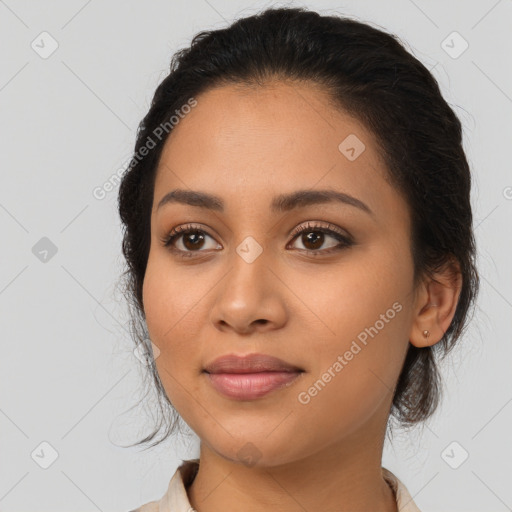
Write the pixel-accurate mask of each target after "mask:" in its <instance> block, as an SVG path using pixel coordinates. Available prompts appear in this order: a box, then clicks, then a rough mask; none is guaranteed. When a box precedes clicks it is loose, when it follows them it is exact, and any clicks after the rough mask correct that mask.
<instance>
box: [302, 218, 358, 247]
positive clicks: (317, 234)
mask: <svg viewBox="0 0 512 512" xmlns="http://www.w3.org/2000/svg"><path fill="white" fill-rule="evenodd" d="M292 235H294V239H298V240H300V242H301V243H302V245H303V246H305V247H304V248H303V249H302V248H299V249H300V250H303V251H306V252H308V253H310V254H314V255H317V254H326V253H327V254H329V253H332V252H336V251H339V250H341V249H343V248H346V247H350V246H352V245H353V244H354V242H353V240H352V239H351V238H350V237H349V236H348V235H344V234H343V233H341V232H340V231H339V229H338V228H336V227H335V226H333V225H332V224H329V225H328V227H325V226H322V225H318V224H314V223H313V224H311V223H309V222H308V224H307V225H305V226H299V227H298V228H296V229H295V230H294V231H293V232H292ZM325 235H328V238H331V239H334V240H335V241H337V242H338V243H337V244H334V245H331V246H330V247H327V249H326V250H321V251H319V250H318V249H319V248H320V247H322V245H324V243H325V238H326V237H325Z"/></svg>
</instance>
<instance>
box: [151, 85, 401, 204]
mask: <svg viewBox="0 0 512 512" xmlns="http://www.w3.org/2000/svg"><path fill="white" fill-rule="evenodd" d="M195 99H196V101H197V105H196V106H195V107H194V108H192V109H191V111H190V112H189V113H188V114H186V115H185V116H184V117H183V118H182V119H180V121H179V123H178V124H177V125H176V126H175V127H174V129H173V131H172V132H171V134H170V136H169V137H168V139H167V141H166V143H165V146H164V149H163V152H162V156H161V159H160V164H159V168H158V171H157V176H156V181H155V201H154V207H156V204H157V203H158V201H159V199H160V198H161V197H163V196H164V195H165V194H166V193H167V192H168V191H169V190H171V189H172V188H190V189H192V190H208V191H210V192H211V193H215V194H216V195H220V196H223V197H226V202H227V204H228V209H229V204H230V201H231V199H232V200H233V201H235V200H236V201H238V202H240V203H243V202H245V203H247V201H250V202H252V203H253V204H255V203H257V202H258V201H260V200H261V201H262V206H263V203H264V201H265V200H266V198H270V197H273V196H274V195H275V192H276V191H279V192H280V193H284V192H293V191H294V190H296V189H312V188H334V189H337V190H340V191H343V192H346V193H349V194H351V195H355V196H364V198H365V199H364V201H365V202H366V203H370V204H371V203H375V202H376V201H379V200H382V199H383V198H384V196H385V194H383V187H385V186H387V187H388V190H387V192H388V194H389V195H390V199H391V200H392V199H393V194H395V196H396V192H395V191H394V190H391V189H390V187H389V185H388V184H387V182H386V178H385V176H386V171H385V167H384V165H383V163H382V161H381V158H380V153H379V149H378V145H377V143H376V141H375V140H374V137H373V135H372V134H371V133H370V132H369V131H368V130H367V129H366V128H365V127H364V125H363V124H362V123H360V122H359V121H358V120H357V119H355V118H354V117H352V116H350V115H348V114H346V113H344V112H341V111H340V110H339V109H335V108H334V106H333V105H332V103H331V102H330V100H329V97H328V96H327V94H326V92H325V91H324V90H323V89H322V88H321V87H320V86H317V85H315V84H304V83H301V84H299V83H296V82H295V83H294V82H289V83H284V82H275V83H272V84H269V85H266V86H263V87H261V86H260V87H246V86H240V85H236V84H232V85H223V86H221V87H217V88H215V89H212V90H209V91H207V92H205V93H203V94H201V95H199V96H197V97H196V98H195ZM352 148H353V151H351V150H352ZM347 150H349V152H348V153H346V151H347ZM354 155H355V158H354ZM349 157H350V158H349ZM395 199H396V198H395Z"/></svg>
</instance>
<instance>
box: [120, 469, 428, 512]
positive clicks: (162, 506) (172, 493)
mask: <svg viewBox="0 0 512 512" xmlns="http://www.w3.org/2000/svg"><path fill="white" fill-rule="evenodd" d="M198 468H199V459H191V460H184V461H183V463H182V464H181V465H180V466H179V467H178V469H177V470H176V472H175V473H174V475H173V477H172V478H171V481H170V482H169V486H168V487H167V491H166V492H165V494H164V495H163V496H162V498H161V499H160V500H159V501H151V502H149V503H146V504H145V505H142V506H140V507H139V508H137V509H134V510H131V511H130V512H196V510H195V509H194V508H192V505H191V504H190V501H189V499H188V495H187V490H186V489H187V488H188V486H189V485H190V484H191V483H192V481H193V480H194V477H195V476H196V473H197V469H198ZM382 475H383V477H384V479H385V480H386V482H387V483H388V484H389V486H390V487H391V489H392V490H393V492H394V494H395V498H396V504H397V508H398V510H399V512H420V509H419V508H418V507H417V506H416V505H415V503H414V501H413V500H412V498H411V495H410V494H409V492H408V491H407V489H406V488H405V486H404V484H403V483H402V482H401V481H400V480H399V479H398V478H397V477H396V476H395V475H394V474H393V473H391V471H389V470H388V469H386V468H382Z"/></svg>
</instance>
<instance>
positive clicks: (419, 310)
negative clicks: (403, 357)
mask: <svg viewBox="0 0 512 512" xmlns="http://www.w3.org/2000/svg"><path fill="white" fill-rule="evenodd" d="M461 288H462V275H461V273H460V265H459V263H458V261H457V260H455V259H450V260H449V261H447V263H446V264H445V265H443V267H442V268H441V269H439V270H438V271H436V272H435V273H434V274H433V275H431V276H429V277H425V279H424V280H423V282H422V283H421V284H420V285H419V290H417V293H416V300H415V307H414V315H413V324H412V326H411V332H410V333H409V341H410V343H411V344H412V345H414V346H415V347H419V348H421V347H430V346H432V345H435V344H436V343H437V342H439V341H440V340H441V338H442V337H443V336H444V333H445V332H446V331H447V329H448V327H449V326H450V324H451V322H452V319H453V316H454V315H455V310H456V309H457V303H458V301H459V296H460V291H461ZM425 331H428V334H427V335H425Z"/></svg>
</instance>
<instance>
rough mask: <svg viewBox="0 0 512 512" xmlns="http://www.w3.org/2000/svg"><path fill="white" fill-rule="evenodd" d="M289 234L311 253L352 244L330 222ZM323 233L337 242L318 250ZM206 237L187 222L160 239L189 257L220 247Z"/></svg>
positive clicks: (309, 226)
mask: <svg viewBox="0 0 512 512" xmlns="http://www.w3.org/2000/svg"><path fill="white" fill-rule="evenodd" d="M291 235H292V236H293V239H298V240H300V242H301V243H302V245H303V246H305V247H304V248H300V247H299V250H301V251H306V252H307V253H309V254H313V255H319V254H326V253H327V254H329V253H332V252H336V251H340V250H341V249H344V248H346V247H350V246H352V245H353V244H354V241H353V240H352V239H351V237H350V236H348V235H345V234H343V233H342V232H341V231H339V228H337V227H336V226H333V225H332V224H328V227H326V226H323V225H319V224H315V223H313V224H312V223H308V224H307V225H303V226H299V227H298V228H296V229H295V230H294V231H293V232H292V233H291ZM325 235H328V237H327V238H331V239H333V240H334V241H336V242H337V244H334V245H331V246H330V247H327V249H324V250H319V249H320V247H322V246H323V245H324V243H325V240H326V237H325ZM299 237H300V238H299ZM207 238H210V239H211V240H213V238H212V237H211V236H210V235H208V233H206V232H205V231H204V230H203V229H201V227H200V226H195V225H193V224H188V225H185V226H178V227H177V228H174V229H173V230H172V231H171V232H170V233H169V235H167V236H166V237H164V238H163V239H162V240H161V241H162V243H163V245H164V246H165V247H168V248H169V250H171V251H172V252H173V253H175V254H177V255H179V256H182V257H191V256H192V255H193V253H197V252H204V251H201V249H205V248H206V249H222V246H220V244H215V243H213V244H212V245H211V246H210V247H207V244H205V240H206V239H207ZM178 246H181V247H178Z"/></svg>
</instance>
